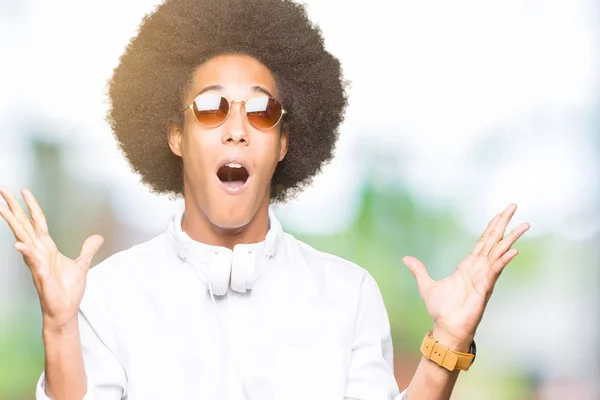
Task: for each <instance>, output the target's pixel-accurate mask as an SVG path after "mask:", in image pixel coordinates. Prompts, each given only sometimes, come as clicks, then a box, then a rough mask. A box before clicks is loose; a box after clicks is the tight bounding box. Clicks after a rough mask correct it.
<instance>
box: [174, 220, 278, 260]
mask: <svg viewBox="0 0 600 400" xmlns="http://www.w3.org/2000/svg"><path fill="white" fill-rule="evenodd" d="M184 212H185V210H184V209H182V210H180V211H178V212H177V213H176V214H175V215H173V216H172V217H171V219H170V220H169V224H168V226H167V231H166V234H167V236H168V237H169V238H170V239H171V243H172V244H173V246H174V248H175V251H176V252H177V254H178V255H179V257H181V258H182V259H183V260H187V259H194V260H196V261H201V262H209V261H210V259H211V257H212V256H214V255H215V254H219V253H222V252H231V250H230V249H228V248H226V247H222V246H213V245H208V244H205V243H201V242H198V241H195V240H193V239H192V238H190V237H189V236H188V234H187V233H185V232H184V231H183V230H182V229H181V222H182V220H183V215H184ZM282 235H283V230H282V227H281V224H280V222H279V220H278V219H277V217H276V216H275V212H273V210H272V209H271V208H269V231H268V232H267V235H266V237H265V240H263V241H262V242H259V243H250V244H237V245H235V247H234V249H238V248H240V249H241V248H243V249H245V250H247V251H248V252H251V253H253V254H254V255H255V257H256V260H260V259H262V258H270V257H273V256H274V255H275V252H276V250H277V247H278V244H279V242H280V240H281V236H282Z"/></svg>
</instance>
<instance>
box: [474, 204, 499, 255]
mask: <svg viewBox="0 0 600 400" xmlns="http://www.w3.org/2000/svg"><path fill="white" fill-rule="evenodd" d="M499 218H500V214H496V216H495V217H494V218H492V220H491V221H490V222H489V224H488V225H487V227H486V228H485V230H484V231H483V233H482V234H481V237H480V238H479V240H478V241H477V243H476V244H475V247H474V248H473V251H472V252H471V254H473V255H477V254H479V252H480V251H481V249H483V246H484V245H485V241H486V240H487V238H488V236H489V235H490V232H491V231H492V229H493V228H494V226H496V223H497V222H498V219H499Z"/></svg>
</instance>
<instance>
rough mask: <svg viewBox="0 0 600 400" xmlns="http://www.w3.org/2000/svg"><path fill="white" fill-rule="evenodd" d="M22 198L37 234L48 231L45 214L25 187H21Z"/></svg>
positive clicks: (44, 233) (43, 233) (41, 234)
mask: <svg viewBox="0 0 600 400" xmlns="http://www.w3.org/2000/svg"><path fill="white" fill-rule="evenodd" d="M22 194H23V198H24V199H25V203H26V204H27V207H28V208H29V214H30V215H31V220H32V221H33V229H34V231H35V233H36V235H38V236H43V235H46V234H47V233H48V223H47V222H46V216H45V215H44V212H43V211H42V208H41V207H40V205H39V203H38V201H37V199H36V198H35V196H34V195H33V193H31V192H30V191H29V190H27V189H23V191H22Z"/></svg>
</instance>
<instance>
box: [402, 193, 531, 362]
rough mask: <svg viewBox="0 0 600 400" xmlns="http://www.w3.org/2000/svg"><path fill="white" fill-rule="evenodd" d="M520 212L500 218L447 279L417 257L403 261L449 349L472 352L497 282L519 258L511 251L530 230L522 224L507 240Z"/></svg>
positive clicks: (511, 211) (512, 207)
mask: <svg viewBox="0 0 600 400" xmlns="http://www.w3.org/2000/svg"><path fill="white" fill-rule="evenodd" d="M516 209H517V206H516V205H515V204H511V205H509V206H508V207H507V208H506V209H505V210H504V212H503V213H502V214H499V215H496V216H495V217H494V219H492V220H491V221H490V223H489V224H488V226H487V228H486V229H485V231H484V232H483V234H482V235H481V238H480V239H479V241H478V242H477V244H476V245H475V247H474V248H473V251H472V252H471V253H470V254H469V255H468V256H467V258H465V259H464V260H463V261H462V262H461V263H460V264H459V265H458V267H457V268H456V270H455V271H454V273H453V274H452V275H450V276H449V277H447V278H445V279H442V280H440V281H434V280H433V279H431V277H430V276H429V274H428V273H427V269H426V268H425V265H423V263H422V262H421V261H419V260H417V259H416V258H414V257H404V258H403V262H404V264H406V266H407V267H408V268H409V269H410V271H411V272H412V274H413V275H414V277H415V279H416V280H417V285H418V287H419V293H420V294H421V297H422V298H423V300H424V302H425V305H426V307H427V311H428V312H429V314H430V315H431V317H432V318H433V330H434V336H435V337H436V339H437V340H439V341H440V343H442V344H444V345H445V346H452V347H455V348H460V349H461V350H465V349H468V347H469V344H470V343H471V341H472V340H473V337H474V336H475V331H476V330H477V327H478V325H479V323H480V322H481V318H482V317H483V312H484V310H485V307H486V305H487V302H488V300H489V299H490V296H491V295H492V291H493V289H494V285H495V284H496V281H497V280H498V278H499V277H500V274H501V273H502V271H503V270H504V267H505V266H506V265H507V264H508V263H509V262H510V261H511V260H512V259H513V258H514V257H515V256H516V255H517V254H518V251H517V249H513V248H511V247H512V245H513V244H514V243H515V241H516V240H517V239H518V238H519V237H521V236H522V235H523V234H524V233H525V232H526V231H527V230H528V229H529V224H528V223H523V224H520V225H519V226H517V227H516V228H515V229H513V230H512V231H511V232H510V233H509V234H508V235H507V236H506V237H503V236H504V233H505V231H506V227H507V226H508V223H509V222H510V220H511V219H512V217H513V215H514V213H515V211H516Z"/></svg>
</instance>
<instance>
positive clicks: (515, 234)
mask: <svg viewBox="0 0 600 400" xmlns="http://www.w3.org/2000/svg"><path fill="white" fill-rule="evenodd" d="M529 228H530V225H529V223H527V222H524V223H522V224H521V225H519V226H517V227H516V228H515V229H513V230H512V231H511V232H510V233H509V234H508V235H506V237H505V238H504V239H502V240H501V241H500V242H499V243H498V244H497V245H496V247H494V248H493V249H492V251H491V252H490V255H489V256H490V259H491V260H493V261H494V260H496V259H497V258H500V257H501V256H502V255H503V254H505V253H506V252H508V251H509V249H510V248H511V247H512V245H513V244H515V242H516V241H517V240H518V239H519V238H520V237H521V236H523V234H524V233H525V232H527V231H528V230H529ZM493 261H492V263H493Z"/></svg>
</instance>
